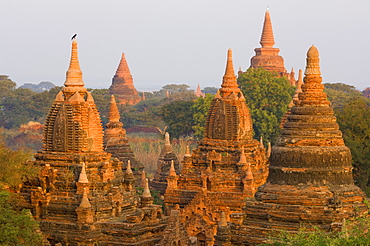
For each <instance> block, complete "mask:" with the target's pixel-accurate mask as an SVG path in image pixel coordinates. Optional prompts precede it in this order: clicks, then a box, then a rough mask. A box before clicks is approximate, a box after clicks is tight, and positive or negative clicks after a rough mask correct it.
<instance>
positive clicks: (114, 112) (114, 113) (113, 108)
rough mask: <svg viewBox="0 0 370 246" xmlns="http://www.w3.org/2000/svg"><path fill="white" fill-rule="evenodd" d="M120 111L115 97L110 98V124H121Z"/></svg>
mask: <svg viewBox="0 0 370 246" xmlns="http://www.w3.org/2000/svg"><path fill="white" fill-rule="evenodd" d="M119 118H120V115H119V111H118V108H117V103H116V99H115V97H114V96H113V95H112V96H111V97H110V105H109V115H108V120H109V122H119Z"/></svg>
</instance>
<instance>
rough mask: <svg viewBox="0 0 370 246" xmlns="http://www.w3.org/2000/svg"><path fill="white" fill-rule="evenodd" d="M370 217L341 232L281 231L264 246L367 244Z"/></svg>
mask: <svg viewBox="0 0 370 246" xmlns="http://www.w3.org/2000/svg"><path fill="white" fill-rule="evenodd" d="M369 222H370V220H369V218H361V219H358V220H357V221H355V222H354V223H353V224H352V225H351V226H350V227H349V228H348V229H344V230H342V231H340V232H324V231H321V230H319V229H315V230H314V231H308V230H307V229H302V230H300V231H299V232H298V233H288V232H281V233H280V234H277V235H275V236H272V237H271V240H270V241H271V242H270V243H265V244H260V245H264V246H286V245H294V246H346V245H348V246H354V245H358V246H360V245H361V246H367V245H370V234H369V233H368V230H369Z"/></svg>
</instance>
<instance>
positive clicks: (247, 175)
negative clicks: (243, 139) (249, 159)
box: [245, 163, 253, 180]
mask: <svg viewBox="0 0 370 246" xmlns="http://www.w3.org/2000/svg"><path fill="white" fill-rule="evenodd" d="M245 180H253V173H252V168H251V164H250V163H248V166H247V170H246V172H245Z"/></svg>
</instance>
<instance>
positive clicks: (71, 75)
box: [64, 39, 85, 87]
mask: <svg viewBox="0 0 370 246" xmlns="http://www.w3.org/2000/svg"><path fill="white" fill-rule="evenodd" d="M64 86H66V87H84V86H85V84H84V82H83V81H82V71H81V68H80V63H79V61H78V49H77V41H76V39H73V41H72V53H71V61H70V63H69V68H68V70H67V72H66V81H65V82H64Z"/></svg>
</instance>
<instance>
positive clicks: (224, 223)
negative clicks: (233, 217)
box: [218, 211, 227, 226]
mask: <svg viewBox="0 0 370 246" xmlns="http://www.w3.org/2000/svg"><path fill="white" fill-rule="evenodd" d="M218 226H227V221H226V215H225V212H224V211H222V212H221V218H220V222H219V223H218Z"/></svg>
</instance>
